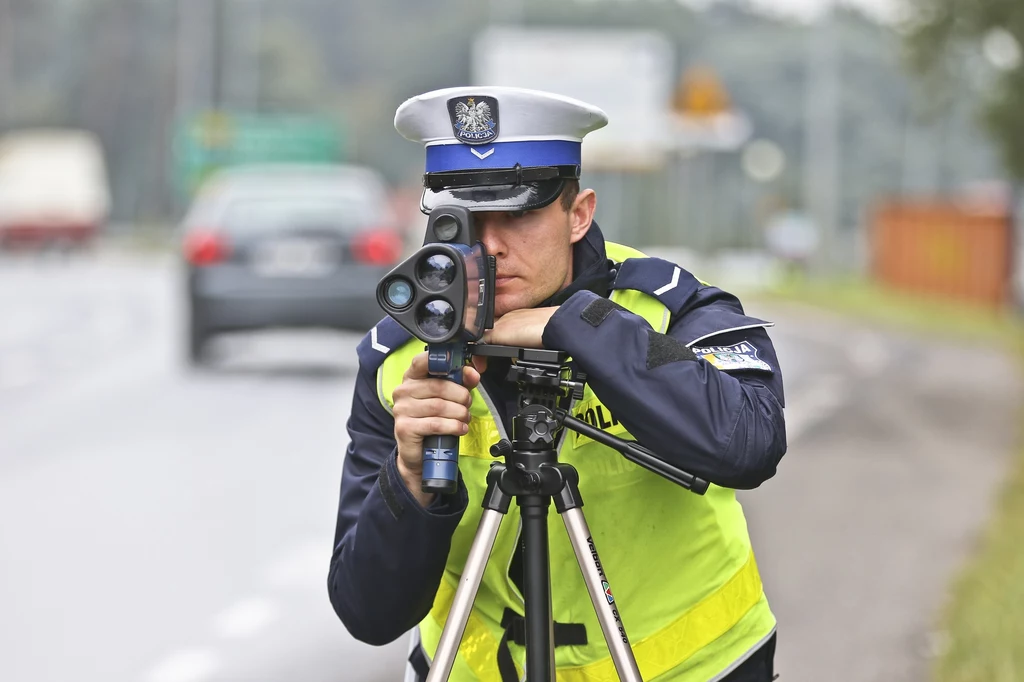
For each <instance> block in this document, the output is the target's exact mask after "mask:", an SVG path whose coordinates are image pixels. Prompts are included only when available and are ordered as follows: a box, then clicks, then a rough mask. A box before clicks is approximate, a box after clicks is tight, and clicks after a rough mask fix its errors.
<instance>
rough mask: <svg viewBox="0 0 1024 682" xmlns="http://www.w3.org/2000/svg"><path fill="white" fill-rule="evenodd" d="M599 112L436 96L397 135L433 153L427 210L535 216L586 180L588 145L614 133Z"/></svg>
mask: <svg viewBox="0 0 1024 682" xmlns="http://www.w3.org/2000/svg"><path fill="white" fill-rule="evenodd" d="M607 123H608V116H607V115H606V114H605V113H604V112H603V111H601V110H600V109H599V108H597V107H595V106H592V105H590V104H587V103H585V102H581V101H579V100H575V99H572V98H570V97H564V96H562V95H556V94H553V93H549V92H541V91H539V90H526V89H522V88H508V87H462V88H448V89H445V90H435V91H433V92H428V93H425V94H423V95H419V96H417V97H413V98H412V99H409V100H407V101H405V102H404V103H403V104H402V105H401V106H400V107H398V111H397V112H396V113H395V129H396V130H398V132H399V133H400V134H401V135H402V136H403V137H405V138H406V139H408V140H411V141H413V142H419V143H420V144H423V145H424V146H425V147H426V150H425V152H426V167H425V173H424V176H423V180H424V182H423V184H424V186H425V189H424V192H423V199H422V201H421V209H422V210H423V211H424V212H425V213H429V212H430V210H431V209H432V208H433V207H434V206H438V205H441V204H458V205H463V206H466V207H468V208H470V209H471V210H476V211H496V210H506V211H508V210H531V209H535V208H542V207H543V206H546V205H547V204H549V203H551V202H552V201H554V200H555V199H556V198H557V197H558V196H559V195H560V194H561V191H562V187H563V185H564V183H565V180H566V179H571V178H579V173H580V160H581V146H582V142H583V138H584V137H585V136H586V135H587V133H590V132H592V131H594V130H597V129H598V128H602V127H603V126H605V125H607Z"/></svg>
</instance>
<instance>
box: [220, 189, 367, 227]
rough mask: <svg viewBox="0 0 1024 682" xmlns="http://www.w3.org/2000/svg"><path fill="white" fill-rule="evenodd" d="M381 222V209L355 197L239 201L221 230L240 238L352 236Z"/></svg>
mask: <svg viewBox="0 0 1024 682" xmlns="http://www.w3.org/2000/svg"><path fill="white" fill-rule="evenodd" d="M382 220H383V215H382V211H381V209H380V208H379V207H378V206H375V205H373V204H371V203H368V202H365V201H359V200H357V199H355V198H352V197H322V196H297V197H280V198H277V197H275V198H266V199H236V200H234V201H232V202H231V203H230V204H228V205H227V206H226V207H225V211H224V219H223V224H222V229H224V230H225V231H226V232H229V233H232V234H239V235H242V234H245V235H256V234H265V233H280V232H295V231H331V232H337V233H340V234H352V233H354V232H358V231H360V230H363V229H366V228H367V227H372V226H375V225H377V224H378V223H380V222H381V221H382Z"/></svg>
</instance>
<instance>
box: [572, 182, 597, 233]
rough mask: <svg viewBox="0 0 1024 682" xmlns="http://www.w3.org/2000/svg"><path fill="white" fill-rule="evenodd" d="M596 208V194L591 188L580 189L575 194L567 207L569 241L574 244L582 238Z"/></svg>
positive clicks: (588, 228)
mask: <svg viewBox="0 0 1024 682" xmlns="http://www.w3.org/2000/svg"><path fill="white" fill-rule="evenodd" d="M596 209H597V194H596V193H595V192H594V190H592V189H584V190H580V193H579V194H577V195H576V201H574V202H573V203H572V208H570V209H569V243H570V244H575V243H576V242H578V241H579V240H581V239H583V237H585V236H586V235H587V232H588V231H589V230H590V224H591V223H592V222H593V221H594V211H595V210H596Z"/></svg>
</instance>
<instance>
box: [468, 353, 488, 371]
mask: <svg viewBox="0 0 1024 682" xmlns="http://www.w3.org/2000/svg"><path fill="white" fill-rule="evenodd" d="M471 362H472V363H473V368H474V369H476V371H477V373H479V374H483V373H484V372H486V371H487V358H485V357H483V356H482V355H474V356H473V358H472V360H471Z"/></svg>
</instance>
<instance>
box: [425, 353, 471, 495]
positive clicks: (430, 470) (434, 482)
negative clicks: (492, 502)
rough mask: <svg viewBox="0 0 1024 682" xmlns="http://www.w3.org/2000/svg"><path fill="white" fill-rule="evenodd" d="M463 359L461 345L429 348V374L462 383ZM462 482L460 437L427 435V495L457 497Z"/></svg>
mask: <svg viewBox="0 0 1024 682" xmlns="http://www.w3.org/2000/svg"><path fill="white" fill-rule="evenodd" d="M463 358H464V354H463V352H462V347H461V346H458V345H455V344H442V345H439V346H433V345H431V346H427V374H429V375H430V376H432V377H437V378H440V379H447V380H448V381H454V382H455V383H457V384H461V383H462V367H463V365H464V361H463ZM458 482H459V437H458V436H450V435H446V436H426V437H425V438H424V439H423V485H422V490H423V492H425V493H437V494H441V495H454V494H455V492H456V490H458Z"/></svg>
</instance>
